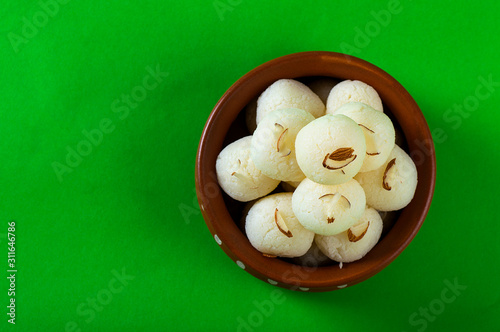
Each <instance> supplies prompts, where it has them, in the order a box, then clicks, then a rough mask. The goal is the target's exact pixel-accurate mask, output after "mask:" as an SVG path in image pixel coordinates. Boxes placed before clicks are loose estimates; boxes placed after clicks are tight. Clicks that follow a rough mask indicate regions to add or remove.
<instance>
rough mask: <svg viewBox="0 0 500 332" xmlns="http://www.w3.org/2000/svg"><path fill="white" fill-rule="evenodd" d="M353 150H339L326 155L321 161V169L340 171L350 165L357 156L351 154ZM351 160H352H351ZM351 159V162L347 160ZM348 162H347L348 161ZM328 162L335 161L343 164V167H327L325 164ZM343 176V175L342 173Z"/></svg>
mask: <svg viewBox="0 0 500 332" xmlns="http://www.w3.org/2000/svg"><path fill="white" fill-rule="evenodd" d="M353 152H354V149H353V148H339V149H337V150H335V151H333V152H332V153H327V154H326V156H325V158H324V159H323V167H324V168H327V169H331V170H337V169H342V168H344V167H346V166H347V165H349V164H350V163H352V162H353V161H354V160H355V159H356V157H357V156H358V155H355V154H353ZM351 158H352V159H351ZM349 159H351V160H349ZM348 160H349V161H348ZM329 161H336V162H345V161H347V162H346V163H344V164H343V165H340V166H332V165H328V164H327V162H329ZM344 174H345V173H344Z"/></svg>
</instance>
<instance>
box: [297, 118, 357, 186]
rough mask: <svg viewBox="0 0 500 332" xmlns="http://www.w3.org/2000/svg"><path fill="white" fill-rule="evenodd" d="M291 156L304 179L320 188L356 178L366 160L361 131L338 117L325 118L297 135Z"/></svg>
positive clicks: (313, 122)
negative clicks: (294, 157)
mask: <svg viewBox="0 0 500 332" xmlns="http://www.w3.org/2000/svg"><path fill="white" fill-rule="evenodd" d="M295 152H296V155H297V162H298V164H299V166H300V169H301V170H302V172H304V174H305V175H306V177H308V178H309V179H311V180H313V181H314V182H317V183H321V184H330V185H333V184H341V183H344V182H347V181H349V180H350V179H352V178H353V176H354V175H356V174H357V173H358V172H359V170H360V168H361V166H362V165H363V161H364V159H365V156H366V142H365V135H364V133H363V130H362V129H361V127H360V126H358V124H357V123H356V122H355V121H354V120H352V119H350V118H348V117H347V116H345V115H342V114H335V115H332V114H328V115H325V116H322V117H321V118H318V119H316V120H314V121H312V122H310V123H309V124H308V125H306V126H305V127H304V128H302V130H301V131H300V132H299V133H298V134H297V139H296V140H295Z"/></svg>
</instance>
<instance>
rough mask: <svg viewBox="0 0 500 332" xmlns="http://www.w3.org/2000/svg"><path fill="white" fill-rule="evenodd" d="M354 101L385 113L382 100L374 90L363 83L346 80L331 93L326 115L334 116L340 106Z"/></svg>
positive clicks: (327, 102)
mask: <svg viewBox="0 0 500 332" xmlns="http://www.w3.org/2000/svg"><path fill="white" fill-rule="evenodd" d="M352 101H359V102H361V103H364V104H367V105H370V106H371V107H373V108H374V109H375V110H377V111H380V112H383V107H382V100H380V97H379V95H378V93H377V91H375V89H374V88H372V87H371V86H369V85H368V84H366V83H364V82H361V81H351V80H346V81H342V82H340V83H339V84H337V85H335V86H334V87H333V89H332V91H330V94H329V95H328V99H327V101H326V114H334V113H335V112H336V110H337V109H338V108H339V107H340V106H342V105H344V104H347V103H349V102H352Z"/></svg>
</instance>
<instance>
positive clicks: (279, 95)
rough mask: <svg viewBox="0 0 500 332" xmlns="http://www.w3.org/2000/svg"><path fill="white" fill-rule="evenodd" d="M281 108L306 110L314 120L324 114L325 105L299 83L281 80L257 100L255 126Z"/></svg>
mask: <svg viewBox="0 0 500 332" xmlns="http://www.w3.org/2000/svg"><path fill="white" fill-rule="evenodd" d="M281 108H298V109H302V110H306V111H308V112H309V113H311V114H312V115H313V116H314V117H315V118H318V117H320V116H322V115H324V114H325V104H323V102H322V101H321V99H319V97H318V96H317V95H316V94H315V93H314V92H312V91H311V89H309V88H308V87H307V86H306V85H304V84H302V83H300V82H299V81H295V80H290V79H281V80H278V81H276V82H274V83H273V84H271V85H270V86H269V87H268V88H267V89H266V90H265V91H264V92H263V93H262V94H261V95H260V97H259V99H258V100H257V115H256V121H257V124H259V122H260V121H261V120H262V119H263V118H264V117H265V116H266V115H267V114H269V113H271V112H272V111H275V110H277V109H281Z"/></svg>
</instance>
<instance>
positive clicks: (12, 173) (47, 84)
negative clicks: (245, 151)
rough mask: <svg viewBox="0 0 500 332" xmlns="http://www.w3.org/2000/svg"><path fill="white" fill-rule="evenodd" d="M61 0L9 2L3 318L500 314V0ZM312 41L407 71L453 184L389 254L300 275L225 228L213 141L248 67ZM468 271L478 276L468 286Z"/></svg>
mask: <svg viewBox="0 0 500 332" xmlns="http://www.w3.org/2000/svg"><path fill="white" fill-rule="evenodd" d="M61 2H62V3H64V4H59V5H57V7H55V6H52V7H50V6H49V7H47V8H46V9H43V8H44V5H43V2H38V1H21V2H18V1H13V0H7V1H4V3H3V5H2V8H1V9H0V36H1V38H0V54H1V56H0V80H1V81H0V82H1V88H0V100H1V102H0V133H1V137H2V139H1V140H0V157H1V160H2V167H1V168H0V170H1V173H0V252H3V253H4V254H0V256H2V257H4V258H3V259H0V267H1V269H0V271H1V272H0V277H1V280H3V281H2V282H1V283H0V293H1V294H2V296H1V297H0V301H1V305H0V307H1V308H4V309H2V312H0V314H1V315H0V317H3V318H2V321H1V322H0V330H2V331H4V330H7V329H17V330H19V331H49V330H50V331H72V330H75V331H78V330H79V329H81V331H105V330H109V331H159V330H163V331H166V330H169V331H188V330H193V331H208V330H211V331H236V330H239V331H308V330H311V329H313V328H314V329H315V330H320V329H322V330H326V331H407V332H409V331H424V330H427V331H472V330H474V331H498V330H499V329H500V315H499V313H500V286H499V284H498V276H499V275H500V264H498V262H499V258H498V257H499V256H500V245H499V244H498V243H499V242H498V235H499V234H500V232H499V231H500V226H499V224H498V222H499V217H498V214H497V213H495V212H494V210H493V209H494V208H495V207H498V202H499V199H498V191H497V187H496V186H497V185H498V184H499V175H498V174H499V173H498V171H497V168H496V167H495V166H497V165H498V162H499V161H500V158H499V155H500V153H499V148H500V147H499V144H498V140H497V139H496V136H495V135H496V134H497V132H498V123H500V116H499V114H500V112H499V111H498V105H499V103H500V65H499V61H498V50H499V43H500V37H499V36H500V25H499V24H498V13H499V11H500V5H499V3H498V2H493V1H487V2H486V3H489V4H493V3H495V5H489V4H471V2H470V1H440V2H433V3H432V6H427V5H424V4H421V3H418V2H417V1H411V0H404V1H403V0H402V1H401V2H400V3H399V4H398V3H397V2H394V1H389V2H379V3H373V2H372V1H357V2H353V1H347V2H333V1H315V2H312V1H311V2H304V1H274V2H271V1H262V0H259V1H242V0H220V1H196V2H195V1H192V2H183V1H175V2H171V1H170V2H167V1H147V2H145V3H143V2H140V1H110V2H105V1H104V2H103V1H95V0H89V1H68V0H65V1H62V0H61ZM47 3H54V1H53V0H48V1H47ZM388 8H389V9H391V10H392V14H391V15H390V18H389V19H387V16H384V17H383V16H380V15H378V14H376V13H380V11H382V10H387V9H388ZM44 10H45V11H50V12H51V13H50V15H47V14H44V12H43V11H44ZM374 13H375V14H374ZM385 13H387V12H385ZM375 17H379V21H377V20H376V19H375ZM33 22H35V23H36V24H37V25H38V26H36V25H32V24H33ZM378 22H381V23H378ZM366 29H368V35H367V34H366V32H363V31H366ZM360 31H361V32H360ZM362 34H363V35H365V37H363V36H362ZM311 50H326V51H337V52H347V53H349V54H352V55H355V56H358V57H360V58H362V59H364V60H367V61H369V62H372V63H373V64H375V65H377V66H379V67H381V68H382V69H384V70H385V71H387V72H388V73H390V74H391V75H393V76H394V77H395V78H396V79H397V80H399V81H400V82H401V83H402V84H403V86H405V87H406V89H407V90H408V91H409V92H410V93H411V94H412V95H413V97H414V98H415V100H416V101H417V103H418V104H419V105H420V107H421V109H422V111H423V113H424V115H425V117H426V119H427V121H428V123H429V127H430V128H431V130H434V134H435V135H436V137H435V138H436V143H435V146H436V155H437V165H438V172H437V184H436V190H435V195H434V200H433V203H432V206H431V209H430V212H429V215H428V217H427V219H426V221H425V223H424V225H423V227H422V229H421V231H420V232H419V233H418V235H417V237H416V238H415V239H414V241H413V242H412V243H411V244H410V246H409V247H408V248H407V249H406V250H405V251H404V252H403V253H402V254H401V255H400V256H399V257H398V258H397V259H396V260H395V261H394V262H393V263H392V264H391V265H390V266H389V267H387V268H386V269H385V270H383V271H382V272H381V273H379V274H377V275H376V276H375V277H373V278H371V279H369V280H368V281H366V282H363V283H361V284H359V285H356V286H354V287H351V288H347V289H344V290H340V291H335V292H330V293H318V294H309V293H299V292H290V291H285V290H283V291H282V292H281V293H280V292H275V290H276V289H277V288H275V287H273V286H271V285H268V284H266V283H264V282H261V281H260V280H257V279H255V278H254V277H252V276H251V275H249V274H247V273H246V272H244V271H242V270H241V269H240V268H239V267H238V266H237V265H236V264H234V263H233V262H232V261H231V260H230V259H229V258H228V257H227V256H226V255H225V254H224V253H223V252H222V251H221V250H220V248H219V247H218V246H217V244H216V243H215V241H214V240H213V238H212V237H211V235H210V233H209V232H208V229H207V227H206V225H205V223H204V221H203V219H202V217H201V214H200V212H199V208H198V205H197V201H196V196H195V193H194V188H195V184H194V167H195V165H194V164H195V154H196V149H197V146H198V140H199V138H200V135H201V131H202V129H203V126H204V124H205V121H206V120H207V118H208V115H209V114H210V112H211V110H212V108H213V106H214V105H215V103H216V102H217V100H218V99H219V98H220V96H221V95H222V94H223V93H224V91H225V90H226V89H227V88H228V87H229V86H230V85H231V84H232V83H233V82H234V81H235V80H236V79H238V78H239V77H241V76H242V75H244V74H245V73H246V72H248V71H249V70H251V69H252V68H254V67H256V66H257V65H260V64H262V63H263V62H265V61H268V60H270V59H273V58H276V57H278V56H282V55H285V54H290V53H294V52H299V51H311ZM151 72H153V73H155V74H154V77H153V75H152V74H151ZM484 80H492V81H493V82H494V84H493V85H491V84H490V85H489V86H485V85H484V83H483V81H484ZM488 89H490V90H488ZM476 93H479V96H480V98H479V99H477V98H476V97H474V96H475V95H476ZM130 95H133V97H130ZM127 96H128V97H127ZM127 98H128V99H127ZM476 101H477V103H475V102H476ZM464 103H466V106H465V107H463V106H460V107H462V108H463V110H462V111H459V110H458V108H457V109H455V110H454V107H455V106H454V105H463V104H464ZM437 128H441V129H442V131H440V132H437V131H435V130H436V129H437ZM443 132H444V135H445V136H443V135H442V134H443ZM87 136H90V137H91V139H89V138H87ZM89 142H90V143H89ZM73 151H77V152H78V151H80V153H81V154H83V155H84V156H80V157H78V156H76V155H75V152H73ZM11 220H14V221H15V222H16V269H17V273H16V296H15V300H16V321H15V322H16V325H15V326H12V325H11V324H9V323H8V322H7V319H8V316H7V315H6V313H7V310H8V309H7V308H6V306H7V305H8V304H9V302H8V301H9V298H10V297H8V295H7V291H8V288H9V283H8V280H7V279H6V277H7V272H6V270H7V269H8V266H7V248H8V247H7V236H6V233H7V231H8V230H7V227H8V225H7V223H8V222H9V221H11ZM454 281H456V282H457V283H459V284H460V285H465V286H466V288H465V289H463V288H460V289H459V290H457V291H456V294H453V291H450V290H447V289H449V287H450V286H449V285H448V283H450V282H451V283H453V282H454ZM443 296H444V297H443ZM96 298H97V300H95V299H96ZM442 298H443V299H444V300H445V301H447V302H448V303H445V302H443V300H441V299H442ZM271 303H272V306H271V305H270V304H271ZM429 306H430V307H431V309H430V311H429V314H426V313H425V310H428V309H425V308H429ZM245 324H248V325H245Z"/></svg>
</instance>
